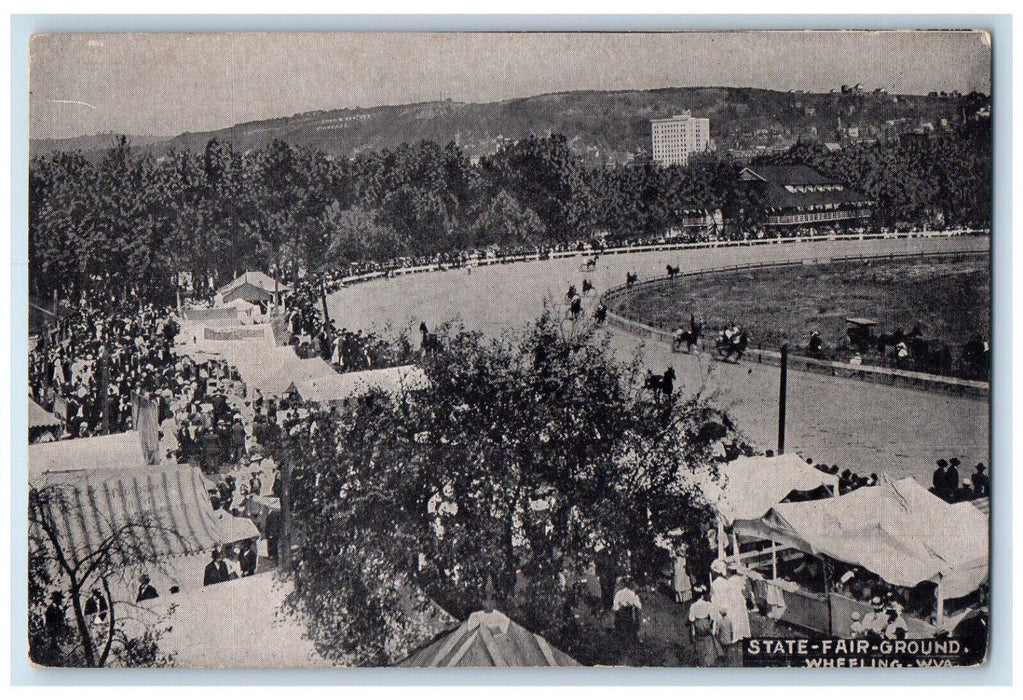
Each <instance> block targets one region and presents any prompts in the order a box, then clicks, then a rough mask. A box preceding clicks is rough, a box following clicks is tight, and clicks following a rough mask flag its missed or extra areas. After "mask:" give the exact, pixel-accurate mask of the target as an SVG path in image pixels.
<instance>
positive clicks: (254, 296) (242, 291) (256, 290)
mask: <svg viewBox="0 0 1023 700" xmlns="http://www.w3.org/2000/svg"><path fill="white" fill-rule="evenodd" d="M282 291H283V290H282ZM273 298H274V293H273V290H269V291H268V290H266V289H263V288H262V287H257V286H256V285H254V284H249V283H248V282H246V283H244V284H240V285H238V286H237V287H235V288H234V289H232V290H230V291H228V292H224V293H223V294H222V295H220V296H219V297H218V299H219V302H220V304H227V303H230V302H232V301H234V300H236V299H244V300H245V301H249V302H254V301H271V300H272V299H273Z"/></svg>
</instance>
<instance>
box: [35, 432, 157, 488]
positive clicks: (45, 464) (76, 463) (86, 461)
mask: <svg viewBox="0 0 1023 700" xmlns="http://www.w3.org/2000/svg"><path fill="white" fill-rule="evenodd" d="M145 463H146V457H145V453H144V452H143V451H142V439H141V437H140V436H139V434H138V432H137V431H134V430H132V431H129V432H127V433H115V434H113V435H98V436H96V437H90V438H76V439H73V440H57V441H56V442H45V443H40V444H37V445H29V446H28V473H29V477H30V478H31V477H32V476H34V475H38V474H42V473H43V472H63V471H68V470H78V469H111V468H118V469H121V468H124V467H139V468H141V467H142V465H143V464H145Z"/></svg>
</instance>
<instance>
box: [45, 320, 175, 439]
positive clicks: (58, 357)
mask: <svg viewBox="0 0 1023 700" xmlns="http://www.w3.org/2000/svg"><path fill="white" fill-rule="evenodd" d="M177 333H178V325H177V323H175V322H174V321H173V319H172V318H171V314H170V310H169V309H165V308H156V307H154V306H152V305H146V306H143V307H141V308H137V309H130V310H129V309H124V308H122V309H120V310H115V311H104V310H101V309H99V308H93V307H91V306H89V305H87V304H83V305H80V306H76V307H74V308H72V309H71V310H70V311H69V313H67V314H66V315H64V316H63V317H62V318H61V319H60V320H59V321H58V322H57V323H56V324H55V325H54V326H53V327H52V328H51V329H50V330H49V332H47V333H44V334H42V335H41V336H40V337H39V339H38V341H37V343H36V345H35V347H34V348H31V350H30V352H29V368H28V385H29V392H30V394H31V396H32V398H33V399H34V400H35V401H36V402H37V403H38V404H39V405H40V406H42V407H43V408H44V409H46V410H49V411H52V412H54V413H55V414H56V415H57V417H58V418H59V419H60V420H61V421H62V422H63V425H64V430H63V434H62V435H61V437H70V438H75V437H89V436H94V435H100V434H104V433H117V432H124V431H127V430H131V429H132V428H133V427H134V420H135V417H134V415H133V414H134V411H133V403H132V402H133V397H136V396H138V397H141V398H145V399H147V400H150V401H153V402H155V403H157V405H158V406H159V412H160V419H161V420H162V419H163V418H165V417H166V416H167V415H168V413H169V410H170V401H169V400H170V398H171V397H172V396H173V395H174V393H175V391H176V390H177V389H178V387H179V385H180V377H179V376H178V374H177V372H176V369H175V363H176V361H177V358H176V356H175V355H174V352H173V346H174V337H175V336H176V335H177Z"/></svg>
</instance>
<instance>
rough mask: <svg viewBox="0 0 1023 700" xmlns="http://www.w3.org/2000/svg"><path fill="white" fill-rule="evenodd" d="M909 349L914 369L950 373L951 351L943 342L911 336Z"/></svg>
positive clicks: (932, 372) (933, 372) (934, 372)
mask: <svg viewBox="0 0 1023 700" xmlns="http://www.w3.org/2000/svg"><path fill="white" fill-rule="evenodd" d="M914 330H916V329H914ZM909 351H910V356H911V358H912V360H913V366H914V368H915V369H917V370H919V371H923V372H929V373H931V374H951V372H952V351H951V350H950V349H949V347H948V346H947V345H946V344H945V343H939V342H936V341H930V340H926V339H924V338H920V337H918V336H913V338H912V340H910V342H909Z"/></svg>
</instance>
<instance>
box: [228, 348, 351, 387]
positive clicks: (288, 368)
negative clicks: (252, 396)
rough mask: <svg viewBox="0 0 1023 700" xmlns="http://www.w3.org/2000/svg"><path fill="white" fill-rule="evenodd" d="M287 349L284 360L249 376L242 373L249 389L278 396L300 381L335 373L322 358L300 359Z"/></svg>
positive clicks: (327, 376) (330, 375)
mask: <svg viewBox="0 0 1023 700" xmlns="http://www.w3.org/2000/svg"><path fill="white" fill-rule="evenodd" d="M287 349H288V351H289V352H290V353H291V356H290V358H287V359H286V360H285V361H283V362H280V363H276V364H273V365H272V366H268V367H266V368H265V369H264V370H263V371H261V372H258V373H250V376H249V377H246V376H245V374H244V373H242V378H243V379H245V382H246V384H248V385H249V387H250V388H251V389H259V390H260V392H262V393H263V395H264V396H280V395H281V394H285V393H287V392H288V390H290V389H291V388H292V387H297V386H298V384H300V383H302V382H306V381H311V380H315V379H329V378H330V377H333V376H335V375H337V371H335V369H334V368H333V367H331V366H330V365H329V364H328V363H327V362H324V361H323V359H322V358H319V357H312V358H309V359H306V360H301V359H299V358H298V356H297V355H295V353H294V351H293V350H292V349H291V348H287ZM239 372H241V370H240V369H239Z"/></svg>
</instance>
